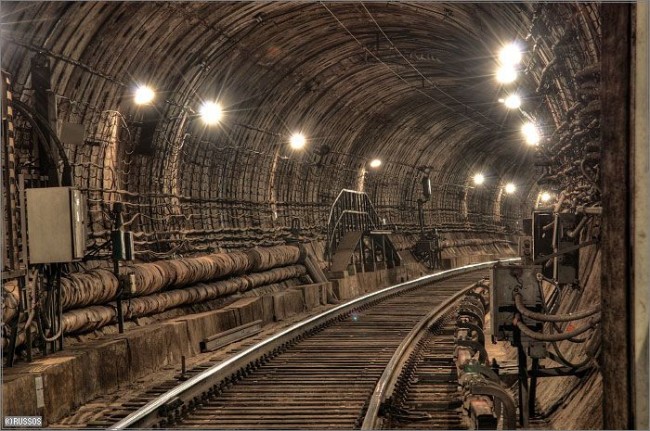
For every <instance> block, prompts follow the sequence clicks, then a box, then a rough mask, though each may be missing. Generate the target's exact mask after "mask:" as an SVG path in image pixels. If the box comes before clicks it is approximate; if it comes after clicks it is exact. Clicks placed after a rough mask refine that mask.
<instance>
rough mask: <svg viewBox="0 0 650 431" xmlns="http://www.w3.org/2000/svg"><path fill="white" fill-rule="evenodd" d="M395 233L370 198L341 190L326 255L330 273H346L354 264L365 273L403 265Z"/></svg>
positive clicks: (333, 209) (329, 225)
mask: <svg viewBox="0 0 650 431" xmlns="http://www.w3.org/2000/svg"><path fill="white" fill-rule="evenodd" d="M392 233H393V232H392V230H390V229H387V225H386V223H385V221H384V220H383V219H382V218H381V217H379V214H377V211H376V210H375V208H374V207H373V205H372V202H370V199H369V198H368V195H367V194H365V193H363V192H358V191H355V190H347V189H343V190H341V192H340V193H339V194H338V196H337V197H336V200H335V201H334V203H333V204H332V207H331V209H330V215H329V220H328V223H327V244H326V250H325V252H326V256H327V260H328V261H329V263H330V272H340V271H345V270H346V269H347V268H348V266H349V265H350V264H352V265H355V266H357V267H358V268H359V270H360V271H362V272H363V271H366V270H374V269H376V268H377V267H378V266H379V267H388V268H391V267H394V266H398V265H400V264H401V262H402V260H401V257H400V256H399V253H398V252H397V249H396V248H395V246H394V244H393V243H392V241H391V240H390V234H392Z"/></svg>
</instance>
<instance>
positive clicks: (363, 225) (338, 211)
mask: <svg viewBox="0 0 650 431" xmlns="http://www.w3.org/2000/svg"><path fill="white" fill-rule="evenodd" d="M382 227H385V224H384V222H383V220H382V219H381V217H379V214H378V213H377V211H376V210H375V207H374V206H373V205H372V202H371V201H370V198H369V197H368V195H367V194H365V193H364V192H358V191H356V190H348V189H343V190H341V192H340V193H339V194H338V196H337V197H336V199H335V200H334V203H333V204H332V207H331V209H330V215H329V219H328V221H327V244H326V249H325V253H326V256H327V259H328V261H330V262H331V261H332V256H333V255H334V252H335V251H336V248H337V247H338V245H339V243H340V242H341V239H342V238H343V235H345V234H346V233H347V232H351V231H360V232H365V231H369V230H374V229H380V228H382Z"/></svg>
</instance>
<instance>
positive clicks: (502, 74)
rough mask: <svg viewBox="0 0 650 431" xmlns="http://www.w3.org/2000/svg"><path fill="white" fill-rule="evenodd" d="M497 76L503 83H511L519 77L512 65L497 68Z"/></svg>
mask: <svg viewBox="0 0 650 431" xmlns="http://www.w3.org/2000/svg"><path fill="white" fill-rule="evenodd" d="M496 78H497V81H499V82H500V83H501V84H510V83H511V82H513V81H514V80H515V79H517V71H516V70H515V68H514V67H511V66H501V67H500V68H499V69H498V70H497V74H496Z"/></svg>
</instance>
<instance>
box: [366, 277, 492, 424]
mask: <svg viewBox="0 0 650 431" xmlns="http://www.w3.org/2000/svg"><path fill="white" fill-rule="evenodd" d="M478 286H479V284H478V283H472V284H470V285H469V286H467V287H465V288H463V289H462V290H460V291H459V292H457V293H455V294H454V295H453V296H451V297H450V298H448V299H447V300H445V301H444V302H443V303H442V304H440V305H439V306H438V307H436V309H434V310H433V311H431V312H429V313H428V314H427V315H426V316H424V317H423V318H422V319H420V321H419V322H418V323H417V325H415V326H414V327H413V329H412V330H411V332H409V334H408V335H407V336H406V338H404V340H403V341H402V342H401V343H400V345H399V346H398V347H397V349H396V350H395V353H394V354H393V356H392V358H391V359H390V361H389V362H388V365H386V369H385V370H384V373H383V374H382V375H381V377H380V378H379V381H378V382H377V385H376V386H375V390H374V392H373V394H372V397H371V398H370V402H369V404H368V410H367V411H366V415H365V417H364V419H363V424H362V425H361V429H362V430H372V429H379V428H380V427H379V425H381V420H382V417H381V416H380V409H381V407H382V405H383V404H384V403H385V402H386V400H388V399H389V398H390V397H392V396H393V391H394V390H395V386H396V385H397V381H398V379H399V377H400V375H401V374H402V370H403V368H404V364H405V363H406V361H408V359H409V356H410V354H411V353H412V352H413V351H414V350H415V348H416V347H417V343H418V342H420V340H421V339H422V338H424V337H425V336H426V330H427V328H429V327H431V326H432V325H433V324H434V323H435V322H436V321H438V320H440V319H441V318H443V317H444V315H445V314H446V313H447V312H448V311H449V308H450V307H451V306H452V305H454V304H455V303H456V302H458V301H459V300H460V299H462V297H463V296H464V295H465V294H466V293H467V292H469V291H470V290H472V289H474V288H476V287H478Z"/></svg>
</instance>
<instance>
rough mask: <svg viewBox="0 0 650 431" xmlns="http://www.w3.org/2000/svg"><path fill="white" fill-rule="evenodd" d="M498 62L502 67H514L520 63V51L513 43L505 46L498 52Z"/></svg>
mask: <svg viewBox="0 0 650 431" xmlns="http://www.w3.org/2000/svg"><path fill="white" fill-rule="evenodd" d="M499 61H500V62H501V64H503V65H504V66H515V65H517V64H519V62H520V61H521V50H520V49H519V47H518V46H517V45H516V44H515V43H514V42H513V43H509V44H508V45H505V46H504V47H503V48H501V51H499Z"/></svg>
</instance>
